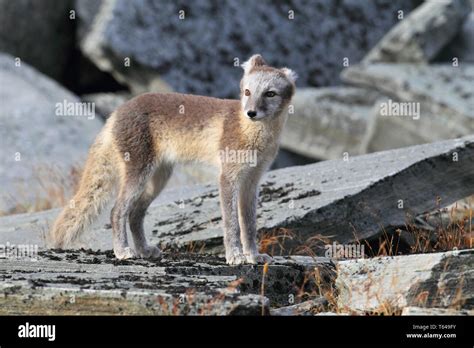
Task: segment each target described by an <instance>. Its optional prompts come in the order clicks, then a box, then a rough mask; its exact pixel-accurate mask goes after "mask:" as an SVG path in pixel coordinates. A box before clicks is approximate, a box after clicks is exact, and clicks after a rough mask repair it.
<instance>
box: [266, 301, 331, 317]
mask: <svg viewBox="0 0 474 348" xmlns="http://www.w3.org/2000/svg"><path fill="white" fill-rule="evenodd" d="M326 307H327V300H326V299H325V298H324V297H318V298H316V299H314V300H309V301H305V302H301V303H298V304H295V305H292V306H285V307H279V308H275V309H270V315H275V316H295V315H315V314H317V313H320V312H324V310H325V308H326Z"/></svg>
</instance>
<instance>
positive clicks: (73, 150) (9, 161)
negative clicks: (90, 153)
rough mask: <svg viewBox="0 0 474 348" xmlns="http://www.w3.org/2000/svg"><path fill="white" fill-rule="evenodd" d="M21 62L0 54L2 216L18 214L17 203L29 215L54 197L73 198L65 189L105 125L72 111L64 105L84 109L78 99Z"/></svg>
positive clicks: (91, 117)
mask: <svg viewBox="0 0 474 348" xmlns="http://www.w3.org/2000/svg"><path fill="white" fill-rule="evenodd" d="M16 63H17V62H16V61H15V59H14V58H13V57H12V56H9V55H6V54H0V80H1V81H2V83H1V84H0V102H1V107H0V123H1V126H0V142H1V144H2V145H1V149H2V151H1V153H0V185H1V186H2V191H1V194H0V211H1V212H2V213H8V212H9V210H10V209H13V212H14V211H15V210H14V209H15V207H17V205H16V204H17V203H18V204H22V205H26V208H25V210H28V207H29V206H34V205H35V204H36V203H38V202H37V200H38V199H42V198H45V199H46V198H48V197H47V195H48V194H53V195H56V194H58V195H63V194H64V196H65V197H67V196H68V195H69V194H70V192H69V193H68V192H67V190H66V192H64V191H62V189H63V188H64V189H67V186H68V185H67V184H66V183H68V182H69V179H70V176H71V175H74V173H75V171H74V167H75V166H76V165H78V164H79V163H81V161H82V160H83V159H84V158H85V155H86V153H87V150H88V147H89V145H90V144H91V143H92V141H93V139H94V137H95V136H96V135H97V133H98V132H99V130H100V128H101V126H102V122H101V120H100V117H99V116H98V115H95V114H84V115H80V114H78V113H76V112H75V110H73V111H72V112H67V111H68V110H66V109H65V108H62V106H64V105H65V103H67V105H72V106H77V105H79V104H78V103H80V100H79V99H78V97H76V96H75V95H73V94H72V93H70V92H69V91H67V90H65V89H64V88H62V87H61V86H60V85H58V84H57V83H56V82H54V81H53V80H51V79H49V78H48V77H46V76H44V75H43V74H41V73H39V72H38V71H36V70H35V69H33V68H31V67H30V66H28V65H27V64H26V63H24V62H22V63H21V65H20V66H17V65H16ZM61 108H62V109H64V110H60V109H61ZM62 184H63V185H64V187H62V186H61V185H62ZM53 191H54V192H53ZM45 195H46V196H45ZM62 203H63V204H64V203H65V202H62ZM45 204H47V202H45ZM46 207H48V206H47V205H46Z"/></svg>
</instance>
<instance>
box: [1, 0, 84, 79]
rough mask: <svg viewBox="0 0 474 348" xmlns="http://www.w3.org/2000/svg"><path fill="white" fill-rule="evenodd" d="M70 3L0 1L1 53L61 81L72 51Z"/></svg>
mask: <svg viewBox="0 0 474 348" xmlns="http://www.w3.org/2000/svg"><path fill="white" fill-rule="evenodd" d="M72 5H73V0H62V1H57V0H42V1H36V0H15V1H10V0H0V51H1V52H6V53H9V54H11V55H13V56H15V57H19V58H21V59H22V60H23V61H24V62H26V63H28V64H31V65H32V66H34V67H35V68H37V69H38V70H40V71H41V72H43V73H45V74H47V75H49V76H50V77H53V78H54V79H61V78H62V77H63V74H64V73H65V71H66V69H67V68H68V63H69V62H68V59H67V58H68V57H69V54H70V53H71V52H72V50H73V47H74V27H75V24H74V19H70V12H69V11H70V10H71V9H72Z"/></svg>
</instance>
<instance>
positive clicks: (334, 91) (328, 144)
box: [281, 87, 381, 159]
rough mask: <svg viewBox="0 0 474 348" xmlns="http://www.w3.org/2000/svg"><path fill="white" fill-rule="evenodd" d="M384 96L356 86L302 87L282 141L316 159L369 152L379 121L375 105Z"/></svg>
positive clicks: (294, 101) (298, 91) (286, 146)
mask: <svg viewBox="0 0 474 348" xmlns="http://www.w3.org/2000/svg"><path fill="white" fill-rule="evenodd" d="M380 97H381V95H380V93H377V92H375V91H373V90H369V89H366V88H356V87H327V88H303V89H298V90H297V91H296V94H295V96H294V97H293V99H292V105H293V110H294V112H292V113H291V114H290V115H289V117H288V121H287V124H286V126H285V129H284V131H283V134H282V137H281V145H282V147H284V148H286V149H289V150H292V151H294V152H296V153H299V154H301V155H305V156H308V157H312V158H316V159H338V158H342V157H343V154H344V152H349V151H350V152H351V154H352V155H360V154H365V153H367V145H368V142H369V140H370V138H371V136H372V131H373V128H374V124H375V114H374V113H373V112H372V109H373V105H374V104H375V102H376V101H377V99H378V98H380Z"/></svg>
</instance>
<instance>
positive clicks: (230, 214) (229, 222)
mask: <svg viewBox="0 0 474 348" xmlns="http://www.w3.org/2000/svg"><path fill="white" fill-rule="evenodd" d="M236 186H237V185H236V183H235V181H233V180H230V178H229V177H228V176H227V175H226V174H225V173H223V174H221V176H220V179H219V191H220V200H221V210H222V220H223V223H224V247H225V258H226V262H227V263H228V264H229V265H239V264H241V263H245V262H246V261H247V259H246V257H245V255H244V253H243V250H242V244H241V242H240V235H239V234H240V228H239V215H238V210H237V198H238V197H237V187H236Z"/></svg>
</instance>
